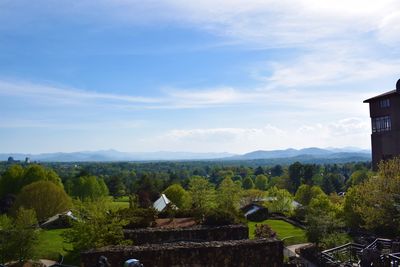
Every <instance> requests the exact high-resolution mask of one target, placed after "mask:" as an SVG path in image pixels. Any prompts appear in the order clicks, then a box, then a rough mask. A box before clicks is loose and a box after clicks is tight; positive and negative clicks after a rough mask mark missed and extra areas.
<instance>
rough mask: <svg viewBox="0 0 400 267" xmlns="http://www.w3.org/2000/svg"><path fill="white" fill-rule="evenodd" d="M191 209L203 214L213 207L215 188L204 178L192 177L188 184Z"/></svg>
mask: <svg viewBox="0 0 400 267" xmlns="http://www.w3.org/2000/svg"><path fill="white" fill-rule="evenodd" d="M189 193H190V195H191V197H192V203H193V207H194V208H195V209H198V210H199V211H200V212H202V213H205V212H207V211H209V210H210V209H212V208H214V207H215V204H216V203H215V188H214V186H213V185H212V184H211V183H210V182H209V181H208V180H207V179H206V178H204V177H200V176H194V177H192V178H191V180H190V182H189Z"/></svg>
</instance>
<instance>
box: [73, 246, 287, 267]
mask: <svg viewBox="0 0 400 267" xmlns="http://www.w3.org/2000/svg"><path fill="white" fill-rule="evenodd" d="M102 255H103V256H106V257H107V258H108V261H109V262H110V264H111V266H113V267H119V266H123V263H124V262H125V260H127V259H131V258H134V259H138V260H140V262H141V263H143V265H144V266H145V267H150V266H152V267H178V266H179V267H189V266H191V267H200V266H208V267H236V266H237V267H242V266H243V267H244V266H246V267H262V266H268V267H280V266H283V243H282V241H279V240H267V239H261V240H248V239H247V240H233V241H212V242H177V243H170V244H167V243H166V244H151V245H143V246H109V247H104V248H101V249H97V250H90V251H87V252H84V253H82V254H81V266H82V267H92V266H96V262H97V260H98V258H99V257H100V256H102Z"/></svg>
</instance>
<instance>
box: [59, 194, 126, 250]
mask: <svg viewBox="0 0 400 267" xmlns="http://www.w3.org/2000/svg"><path fill="white" fill-rule="evenodd" d="M109 207H110V205H109V203H107V201H106V200H105V199H100V200H96V201H95V202H93V201H86V202H85V203H83V204H81V205H79V208H78V210H77V211H76V213H75V214H76V216H78V218H79V220H77V221H75V222H74V223H73V226H72V228H70V229H68V230H67V231H66V232H65V233H64V238H65V239H66V241H67V242H68V243H71V244H72V246H73V252H75V253H80V252H82V251H85V250H88V249H92V248H99V247H104V246H107V245H119V244H128V243H129V242H128V241H125V240H124V233H123V226H124V225H125V224H126V222H125V221H123V220H120V218H119V217H118V216H116V215H115V214H113V213H112V212H110V210H109Z"/></svg>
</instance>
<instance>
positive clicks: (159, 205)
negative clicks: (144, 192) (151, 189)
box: [153, 194, 172, 212]
mask: <svg viewBox="0 0 400 267" xmlns="http://www.w3.org/2000/svg"><path fill="white" fill-rule="evenodd" d="M170 203H171V201H170V200H169V199H168V198H167V196H166V195H164V194H161V196H160V198H159V199H157V200H156V201H155V202H154V204H153V208H154V209H155V210H157V211H158V212H161V211H163V210H164V209H165V208H166V207H167V206H168V204H170ZM171 204H172V203H171Z"/></svg>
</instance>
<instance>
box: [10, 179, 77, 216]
mask: <svg viewBox="0 0 400 267" xmlns="http://www.w3.org/2000/svg"><path fill="white" fill-rule="evenodd" d="M15 206H16V207H17V208H20V207H24V208H27V209H33V210H35V212H36V214H37V218H38V220H39V221H41V220H44V219H47V218H49V217H51V216H53V215H55V214H57V213H61V212H65V211H67V210H68V209H69V208H71V206H72V203H71V199H70V198H69V196H68V195H67V194H66V193H65V191H64V189H62V188H61V187H59V186H57V185H55V184H54V183H52V182H48V181H39V182H34V183H31V184H29V185H27V186H25V187H24V188H22V190H21V192H20V193H19V194H18V196H17V199H16V201H15Z"/></svg>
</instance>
